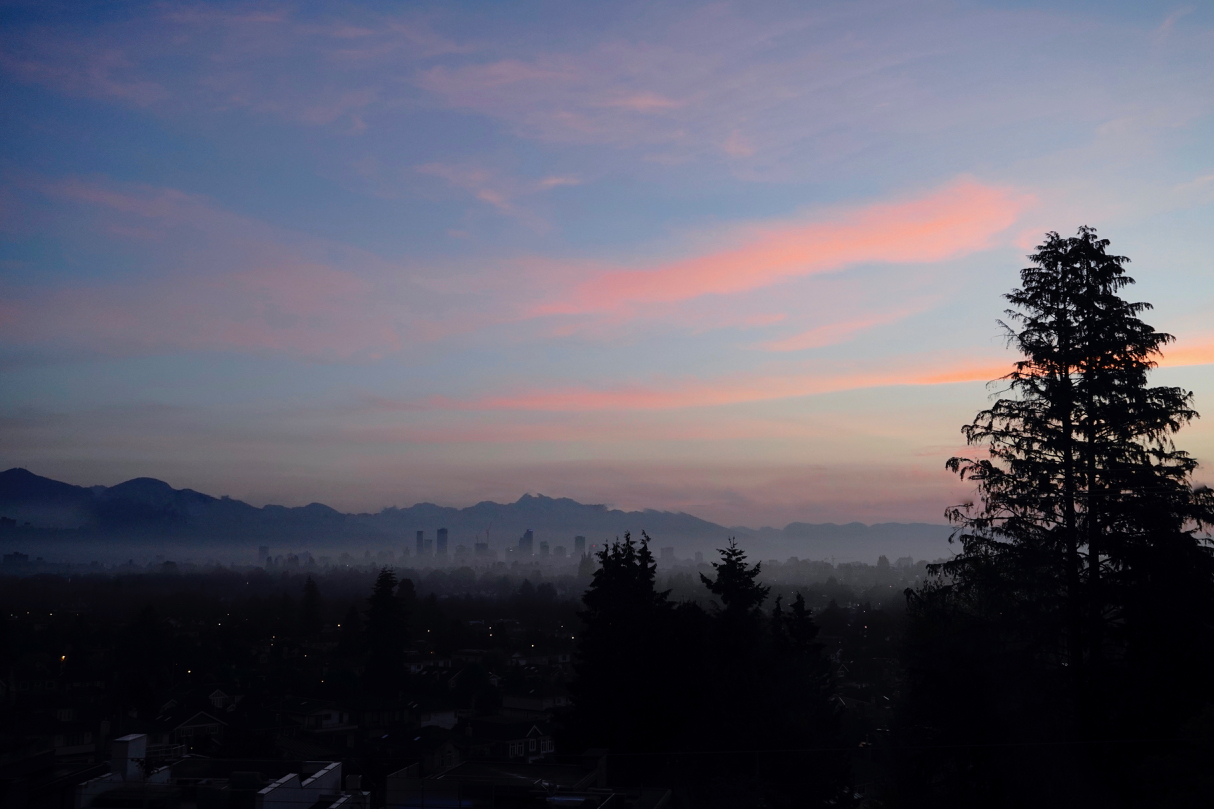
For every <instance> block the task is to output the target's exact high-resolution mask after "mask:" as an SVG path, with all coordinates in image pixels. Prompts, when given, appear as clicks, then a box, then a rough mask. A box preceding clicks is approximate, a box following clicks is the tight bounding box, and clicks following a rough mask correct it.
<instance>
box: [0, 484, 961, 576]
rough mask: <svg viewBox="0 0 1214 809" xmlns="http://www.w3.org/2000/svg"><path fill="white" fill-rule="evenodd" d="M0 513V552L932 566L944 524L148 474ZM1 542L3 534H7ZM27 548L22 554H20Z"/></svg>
mask: <svg viewBox="0 0 1214 809" xmlns="http://www.w3.org/2000/svg"><path fill="white" fill-rule="evenodd" d="M0 517H5V518H7V520H15V521H16V526H15V528H14V527H13V525H12V523H8V522H7V520H6V523H7V524H8V526H9V530H6V531H5V532H4V533H3V534H0V546H3V547H5V548H8V547H9V546H13V547H16V546H15V545H14V542H17V541H19V542H20V543H23V544H24V545H28V544H29V542H30V541H37V542H52V541H58V542H63V541H71V542H72V543H73V544H77V543H79V542H86V543H88V544H90V545H92V544H97V543H99V544H100V545H101V547H102V548H104V547H105V546H107V545H117V544H121V545H139V546H148V545H154V544H158V543H159V544H166V545H171V546H177V547H180V546H183V545H184V546H187V547H192V548H196V549H198V550H200V551H203V550H214V551H219V550H221V549H228V550H232V549H235V548H238V547H239V548H249V547H252V546H254V545H271V546H275V547H276V548H278V549H279V550H280V551H281V550H286V549H292V550H296V551H298V550H310V551H313V552H317V551H320V550H326V549H330V550H331V549H339V548H347V549H349V550H351V551H355V550H356V551H358V552H361V551H362V550H364V549H378V548H398V549H399V548H403V547H413V544H414V537H415V534H416V532H417V531H419V530H420V531H424V532H425V536H426V537H427V538H430V539H433V538H434V536H435V530H436V529H438V528H447V529H448V531H449V532H450V544H451V547H452V548H453V549H454V547H455V546H456V545H461V544H462V545H468V546H471V545H472V544H473V542H484V541H488V542H489V543H490V546H491V547H494V548H497V549H501V548H503V547H505V546H506V545H508V544H511V545H512V544H514V543H516V542H517V539H518V537H519V536H521V535H522V533H523V532H524V531H526V530H527V529H531V530H533V531H534V532H535V537H536V542H537V546H538V543H539V542H540V541H547V542H549V543H550V545H552V546H557V545H565V546H566V547H569V548H570V550H572V540H573V537H574V536H575V535H579V534H580V535H583V536H585V537H587V541H588V543H589V544H593V543H596V542H603V541H604V540H608V539H611V538H613V537H617V536H622V535H623V533H624V532H625V531H631V532H632V533H633V534H634V535H639V534H640V532H641V531H642V530H644V531H646V532H647V533H648V534H649V535H650V536H651V537H652V538H653V540H654V545H655V546H656V547H666V546H673V547H675V548H676V553H677V555H678V556H680V557H683V556H689V555H691V553H693V552H695V551H704V552H705V553H706V555H707V554H708V553H709V552H711V551H712V550H713V549H714V548H717V547H720V546H721V545H722V544H723V543H724V542H725V541H726V540H727V539H728V538H729V537H736V538H737V540H738V542H739V544H742V545H743V546H744V547H746V548H747V550H748V551H750V553H751V555H752V556H757V557H759V558H785V557H787V556H798V557H800V558H806V559H830V558H832V557H833V558H835V559H836V561H865V562H870V563H871V562H875V561H876V559H877V557H878V556H879V555H881V554H884V555H886V556H888V557H889V558H890V559H891V560H893V559H896V558H899V557H904V556H912V557H914V558H916V559H924V558H926V559H936V558H939V557H943V556H948V555H949V554H950V547H949V545H948V543H947V537H948V534H949V528H948V527H947V526H944V525H930V524H925V523H881V524H876V525H865V524H863V523H858V522H856V523H848V524H846V525H836V524H834V523H820V524H814V523H791V524H789V525H787V526H785V527H784V528H771V527H765V528H760V529H753V528H746V527H740V526H735V527H726V526H722V525H717V524H716V523H712V522H708V521H707V520H702V519H700V518H698V517H694V516H692V515H690V514H685V513H682V512H670V511H656V510H651V509H646V510H644V511H621V510H618V509H610V508H608V507H607V506H604V505H593V504H585V503H579V502H577V501H575V500H570V499H568V498H552V497H544V496H543V495H530V494H526V495H523V496H522V497H520V498H519V499H518V500H517V501H515V502H513V503H494V502H490V501H484V502H481V503H477V504H476V505H474V506H468V507H467V508H451V507H445V506H438V505H434V504H433V503H418V504H417V505H414V506H410V507H409V508H394V507H393V508H385V509H383V510H381V511H379V512H376V513H373V514H371V513H361V514H348V513H343V512H340V511H337V510H336V509H333V508H330V507H329V506H326V505H323V504H321V503H311V504H309V505H306V506H298V507H286V506H277V505H267V506H262V507H260V508H258V507H256V506H252V505H249V504H248V503H245V502H242V501H240V500H234V499H232V498H230V497H213V496H211V495H208V494H203V493H201V492H197V491H194V490H193V489H174V488H173V487H172V486H170V485H169V484H167V483H165V482H164V481H161V480H156V479H155V478H134V479H132V480H128V481H126V482H124V483H119V484H118V485H116V486H108V487H107V486H75V485H72V484H70V483H63V482H61V481H57V480H52V479H51V478H46V477H41V476H39V475H35V474H34V473H32V472H30V471H28V470H26V469H20V468H14V469H9V470H7V471H5V472H0ZM6 535H7V537H6ZM27 552H28V551H27Z"/></svg>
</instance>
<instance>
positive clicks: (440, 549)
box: [434, 528, 447, 559]
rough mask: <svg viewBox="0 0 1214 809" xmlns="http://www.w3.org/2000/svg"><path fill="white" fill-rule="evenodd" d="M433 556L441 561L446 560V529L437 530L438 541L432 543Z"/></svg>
mask: <svg viewBox="0 0 1214 809" xmlns="http://www.w3.org/2000/svg"><path fill="white" fill-rule="evenodd" d="M434 555H435V556H438V557H440V558H442V559H446V558H447V529H446V528H440V529H438V540H437V541H435V543H434Z"/></svg>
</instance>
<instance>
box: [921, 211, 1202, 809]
mask: <svg viewBox="0 0 1214 809" xmlns="http://www.w3.org/2000/svg"><path fill="white" fill-rule="evenodd" d="M1108 244H1109V243H1108V241H1107V240H1104V239H1099V238H1097V236H1096V232H1095V231H1094V230H1092V229H1091V228H1086V227H1085V228H1080V230H1079V232H1078V234H1077V235H1076V236H1075V237H1072V238H1062V237H1060V236H1059V235H1058V234H1056V233H1050V234H1047V237H1046V241H1045V242H1044V243H1043V244H1042V245H1040V246H1039V248H1038V252H1037V253H1035V254H1034V255H1032V256H1030V257H1029V258H1030V260H1031V261H1032V262H1033V266H1031V267H1029V268H1026V269H1024V270H1022V271H1021V281H1022V287H1021V288H1020V289H1017V290H1014V291H1013V292H1012V293H1011V294H1009V295H1008V296H1006V297H1007V299H1008V300H1009V301H1010V302H1011V303H1012V304H1013V306H1014V307H1015V308H1014V309H1012V310H1009V311H1008V313H1007V314H1008V317H1009V322H1010V323H1012V324H1013V325H1011V326H1005V328H1007V333H1008V340H1009V343H1010V344H1011V345H1012V346H1014V347H1015V348H1016V349H1017V350H1018V351H1019V352H1020V353H1021V354H1022V355H1023V359H1021V360H1020V361H1018V362H1017V363H1016V364H1015V366H1014V368H1013V370H1012V372H1011V373H1010V374H1008V375H1007V376H1006V377H1004V380H1003V381H1004V382H1005V383H1006V384H1007V388H1006V390H1005V391H1004V392H1003V394H1002V395H1001V396H1000V397H999V398H998V399H997V400H996V402H995V403H994V404H993V405H992V406H991V407H990V408H989V409H987V410H984V411H982V412H981V413H979V414H978V416H977V417H976V418H975V419H974V421H973V422H972V423H971V424H969V425H967V426H966V427H965V428H963V432H964V434H965V436H966V440H967V441H968V442H969V443H970V444H976V445H983V446H985V447H987V450H988V457H986V458H980V459H969V458H952V459H950V460H949V462H948V468H949V469H951V470H953V471H955V472H957V473H959V474H960V475H961V477H962V478H963V479H966V480H973V481H975V483H976V484H977V487H978V494H979V498H980V502H979V504H977V505H973V504H967V505H965V506H961V507H958V508H955V509H950V510H949V512H948V517H949V519H950V520H951V521H952V522H953V523H954V524H956V525H957V526H958V531H957V534H956V536H957V538H958V539H959V540H960V542H961V552H960V554H959V555H958V556H957V557H955V558H954V559H953V560H951V561H949V562H947V563H945V564H943V565H940V566H936V567H934V568H933V571H934V572H937V573H940V574H942V575H943V579H941V580H940V581H938V582H934V583H930V584H929V585H927V586H926V587H924V588H923V589H922V590H920V591H919V592H918V593H916V594H911V596H910V598H911V611H912V614H913V615H914V617H915V618H916V622H917V624H918V629H917V631H916V637H917V639H918V643H917V644H913V645H912V651H911V657H910V662H911V665H912V672H913V676H912V690H911V691H912V697H913V700H912V702H913V701H914V700H917V701H918V703H919V705H918V710H919V713H918V715H917V721H918V722H919V723H920V726H925V725H926V724H928V722H929V721H930V722H931V723H932V724H933V726H934V727H935V728H936V730H937V731H938V732H943V733H946V734H947V733H956V734H958V735H956V736H955V737H954V741H958V742H960V741H962V740H963V739H964V741H966V742H969V743H982V742H984V741H991V738H990V736H991V734H994V735H995V737H997V738H998V739H1001V740H1005V741H1016V742H1023V743H1025V744H1026V745H1027V746H1026V747H1024V748H1023V750H1025V751H1031V750H1033V749H1034V748H1033V747H1032V744H1033V743H1034V742H1040V741H1045V740H1047V739H1049V740H1059V739H1068V740H1073V741H1075V742H1089V741H1095V740H1100V739H1107V738H1136V737H1140V736H1141V735H1143V734H1144V733H1160V734H1166V733H1167V732H1169V731H1168V729H1169V728H1171V729H1172V730H1173V731H1174V730H1175V729H1176V728H1178V727H1179V726H1180V724H1182V723H1183V722H1184V721H1185V720H1186V719H1188V717H1189V716H1191V715H1192V714H1193V713H1194V712H1195V711H1196V709H1198V708H1200V704H1201V703H1200V699H1201V698H1202V693H1203V692H1202V690H1201V686H1200V683H1201V682H1202V681H1203V680H1204V679H1205V678H1206V677H1208V675H1209V674H1210V673H1211V659H1210V651H1209V650H1210V647H1211V642H1212V641H1214V624H1212V623H1211V622H1212V621H1214V564H1212V560H1211V555H1210V552H1209V549H1208V547H1207V545H1206V543H1204V542H1203V541H1201V540H1200V539H1199V538H1198V537H1197V536H1196V532H1197V531H1198V530H1200V529H1201V528H1202V526H1203V525H1209V524H1210V523H1211V522H1214V499H1212V498H1211V496H1210V493H1209V491H1208V490H1201V489H1194V488H1193V486H1192V483H1191V475H1192V472H1193V470H1194V468H1195V467H1196V461H1195V460H1194V459H1193V458H1191V457H1190V456H1189V455H1187V454H1186V453H1185V452H1183V451H1181V450H1178V449H1176V447H1175V446H1174V444H1173V441H1172V436H1173V435H1174V434H1175V433H1176V432H1177V431H1178V430H1179V429H1180V428H1181V427H1182V426H1184V425H1185V424H1187V423H1188V422H1189V421H1190V420H1192V419H1193V418H1195V417H1196V415H1197V414H1196V412H1195V411H1194V410H1193V408H1192V395H1191V394H1190V393H1188V392H1187V391H1184V390H1181V389H1179V388H1174V387H1151V386H1149V385H1148V384H1147V383H1148V379H1147V375H1148V372H1149V371H1150V369H1151V368H1153V367H1154V366H1155V364H1156V361H1157V358H1158V356H1159V355H1160V350H1161V348H1162V347H1163V346H1165V345H1166V344H1167V343H1169V342H1171V341H1172V339H1173V338H1172V337H1171V336H1170V335H1167V334H1163V333H1160V332H1157V331H1155V330H1154V329H1153V328H1151V327H1150V326H1149V325H1147V324H1146V323H1144V322H1143V321H1142V320H1141V319H1140V318H1139V314H1141V313H1142V312H1144V311H1146V310H1147V309H1149V308H1150V306H1149V305H1148V304H1145V303H1130V302H1127V301H1125V300H1123V299H1122V298H1121V297H1120V295H1119V293H1120V291H1121V290H1122V289H1123V288H1124V287H1125V286H1126V285H1128V284H1130V283H1133V280H1132V279H1131V278H1129V277H1128V276H1127V275H1126V274H1125V271H1124V264H1125V263H1127V261H1128V259H1126V258H1124V257H1122V256H1114V255H1110V254H1108V253H1107V252H1106V248H1107V247H1108ZM1180 615H1184V618H1179V616H1180ZM1178 620H1179V621H1183V623H1184V628H1183V630H1181V629H1179V628H1178V627H1177V623H1178ZM927 627H930V628H931V631H924V629H925V628H927ZM1198 650H1200V651H1198ZM942 663H946V664H947V665H946V666H945V667H944V668H943V669H942V667H941V666H942ZM1161 670H1162V671H1168V672H1170V673H1171V675H1172V676H1173V677H1174V678H1175V681H1174V685H1173V686H1172V687H1171V688H1170V689H1168V690H1169V691H1170V692H1171V694H1169V695H1164V694H1160V693H1159V692H1154V693H1151V695H1150V696H1149V697H1148V696H1147V693H1149V692H1146V691H1143V690H1142V689H1143V686H1148V687H1149V686H1150V685H1152V684H1153V685H1161V683H1160V677H1159V674H1158V673H1159V672H1160V671H1161ZM959 676H963V677H965V678H967V682H966V683H965V686H964V687H961V688H956V689H954V690H953V691H952V692H949V691H948V689H947V688H946V687H944V686H943V685H942V683H941V680H940V678H942V677H947V678H949V679H951V680H953V681H954V682H956V680H957V678H958V677H959ZM914 714H915V711H913V710H912V711H911V715H914ZM929 715H930V720H929V719H928V718H927V717H928V716H929ZM977 717H981V718H982V720H981V727H978V726H974V725H969V724H966V723H969V722H972V721H973V720H974V719H975V718H977ZM942 719H943V720H944V721H941V720H942ZM950 723H952V724H951V725H950ZM966 728H968V730H967V729H966ZM972 733H976V734H977V736H968V737H967V734H972ZM975 750H979V748H971V749H970V750H969V751H968V752H966V753H964V754H958V756H954V757H953V763H952V764H951V765H949V766H953V767H955V771H958V772H967V773H969V775H968V776H966V777H967V778H968V779H969V786H966V787H964V788H963V791H964V789H968V790H969V791H968V793H966V794H965V795H964V796H963V797H964V799H966V800H977V801H989V800H995V799H996V798H998V796H999V795H1004V796H1005V797H1003V798H1002V799H1001V800H1003V801H1004V803H1005V804H1006V805H1015V804H1016V803H1018V802H1020V801H1022V800H1028V799H1033V800H1040V799H1041V796H1042V795H1044V794H1045V793H1046V792H1048V793H1049V794H1050V795H1051V796H1052V797H1053V799H1056V800H1059V801H1066V800H1080V802H1081V803H1082V802H1083V801H1084V800H1087V801H1094V802H1096V803H1100V802H1101V801H1103V800H1104V798H1105V797H1106V794H1108V793H1109V791H1110V787H1109V782H1108V781H1107V779H1106V778H1105V776H1107V775H1116V774H1118V773H1122V774H1123V773H1124V772H1126V771H1127V769H1132V768H1127V766H1126V765H1127V763H1129V762H1130V761H1132V760H1133V757H1134V756H1135V755H1138V756H1141V751H1140V749H1138V748H1117V749H1113V748H1109V749H1108V750H1106V751H1104V752H1102V753H1101V754H1100V755H1096V754H1095V753H1094V752H1093V750H1094V748H1092V747H1090V746H1083V745H1078V746H1075V747H1071V748H1066V749H1065V750H1062V751H1060V752H1056V753H1051V754H1050V755H1049V756H1046V755H1044V754H1042V755H1037V756H1036V757H1035V758H1034V759H1033V762H1034V763H1032V764H1028V765H1026V763H1025V760H1024V759H1025V757H1026V756H1027V757H1029V758H1032V757H1033V756H1034V755H1035V754H1033V753H1030V752H1025V753H1024V754H1023V755H1020V759H1022V760H1020V761H1016V762H1014V763H1011V760H1012V759H1013V758H1015V757H1014V756H1013V757H1008V756H1005V757H1004V758H1003V760H1002V761H1001V762H1000V763H999V765H998V766H996V765H995V764H994V763H993V761H992V760H991V757H990V755H989V752H981V751H979V752H974V751H975ZM1110 761H1115V762H1118V764H1117V765H1115V766H1109V765H1108V762H1110ZM1005 765H1009V766H1010V768H1009V766H1005ZM1026 766H1028V768H1029V769H1033V770H1035V771H1036V772H1037V774H1038V776H1039V779H1038V781H1037V782H1034V781H1033V780H1032V779H1029V780H1028V781H1026V780H1025V779H1023V778H1018V776H1017V775H1016V774H1015V772H1013V771H1012V770H1016V771H1019V770H1022V769H1024V768H1025V767H1026ZM962 780H964V779H962ZM1045 781H1048V782H1049V786H1048V787H1042V784H1043V783H1044V782H1045ZM1018 789H1020V790H1026V789H1027V790H1029V791H1028V792H1022V793H1021V794H1020V795H1019V796H1016V791H1017V790H1018ZM1033 790H1037V791H1036V792H1033ZM1030 792H1031V793H1032V794H1031V795H1030ZM958 795H961V793H958ZM1074 795H1081V796H1083V797H1082V798H1078V799H1076V798H1074V797H1073V796H1074ZM992 805H994V804H992Z"/></svg>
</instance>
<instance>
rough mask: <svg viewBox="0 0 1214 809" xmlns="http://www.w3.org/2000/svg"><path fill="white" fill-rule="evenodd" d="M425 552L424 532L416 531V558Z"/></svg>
mask: <svg viewBox="0 0 1214 809" xmlns="http://www.w3.org/2000/svg"><path fill="white" fill-rule="evenodd" d="M425 550H426V532H425V531H418V532H417V555H418V557H420V556H421V555H422V553H423V552H424V551H425Z"/></svg>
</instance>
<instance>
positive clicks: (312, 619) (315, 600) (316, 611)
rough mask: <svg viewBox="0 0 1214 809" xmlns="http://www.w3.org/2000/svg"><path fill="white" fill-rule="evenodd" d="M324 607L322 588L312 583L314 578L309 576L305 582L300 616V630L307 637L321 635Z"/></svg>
mask: <svg viewBox="0 0 1214 809" xmlns="http://www.w3.org/2000/svg"><path fill="white" fill-rule="evenodd" d="M322 605H323V602H322V599H321V597H320V588H319V587H318V586H317V585H316V582H314V581H312V577H311V576H308V578H307V579H306V580H305V581H304V586H303V600H302V601H301V603H300V614H299V624H300V630H301V631H302V632H303V634H304V635H305V636H314V635H319V634H320V630H321V607H322Z"/></svg>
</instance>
